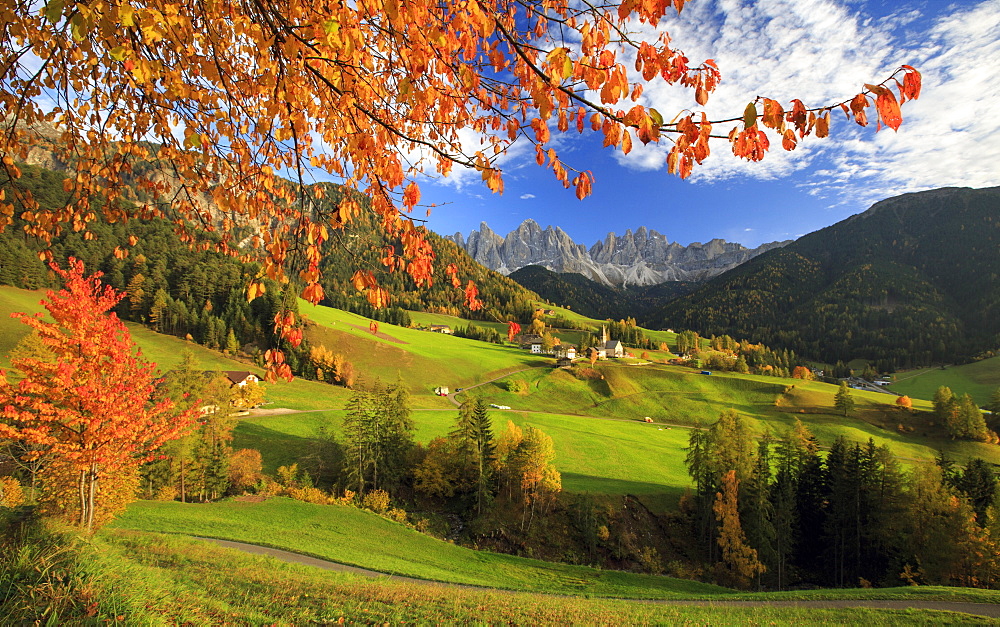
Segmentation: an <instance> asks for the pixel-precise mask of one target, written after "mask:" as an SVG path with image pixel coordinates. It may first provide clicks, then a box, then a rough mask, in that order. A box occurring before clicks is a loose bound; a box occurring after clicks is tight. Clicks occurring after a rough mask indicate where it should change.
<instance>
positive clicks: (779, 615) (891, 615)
mask: <svg viewBox="0 0 1000 627" xmlns="http://www.w3.org/2000/svg"><path fill="white" fill-rule="evenodd" d="M276 537H277V536H276ZM0 561H2V562H3V565H4V566H5V567H9V568H4V569H3V570H0V584H2V586H3V589H4V590H6V591H7V592H8V593H9V594H8V595H7V596H6V597H5V598H6V604H5V605H4V607H3V609H4V611H5V615H6V616H7V618H8V620H10V621H11V622H14V623H16V624H33V623H36V622H37V623H38V624H60V623H61V624H112V625H118V624H121V625H229V624H253V625H260V624H268V625H303V624H331V623H341V622H357V623H393V624H395V623H414V624H455V623H463V624H466V623H468V624H501V623H502V624H514V625H552V624H574V625H577V624H586V625H592V624H602V625H610V624H630V625H631V624H635V625H645V624H671V625H673V624H685V625H687V624H692V625H694V624H698V625H722V624H725V625H737V624H751V625H760V624H768V625H793V624H794V625H804V624H809V625H817V624H820V625H822V624H829V625H866V626H881V625H913V624H950V625H965V624H970V625H972V624H990V620H989V619H984V618H981V617H974V616H970V615H967V614H956V613H953V612H940V611H926V610H883V609H866V608H851V607H847V608H839V609H823V608H816V607H809V606H805V607H787V606H777V607H771V606H766V605H765V606H759V605H758V606H754V605H751V606H748V605H744V604H733V605H730V604H726V603H724V602H720V601H725V600H728V599H743V598H750V597H747V596H746V595H733V594H725V593H724V594H711V593H705V592H701V593H699V592H692V593H690V594H689V595H684V594H679V595H678V596H680V597H682V598H683V597H685V596H687V597H688V598H699V599H708V600H710V601H709V602H707V603H706V602H694V603H692V602H686V603H685V602H681V603H679V604H676V603H672V602H670V601H667V602H665V603H664V602H660V603H649V602H647V601H629V600H617V599H595V598H583V597H581V596H579V595H572V596H552V595H544V594H537V593H527V592H508V591H494V590H480V589H469V588H460V587H454V586H446V585H439V584H423V583H413V582H405V581H392V580H388V579H386V578H377V579H373V578H368V577H364V576H360V575H355V574H347V573H338V572H330V571H325V570H321V569H318V568H315V567H310V566H301V565H296V564H289V563H286V562H284V561H280V560H278V559H276V558H272V557H264V556H256V555H249V554H246V553H243V552H241V551H237V550H233V549H227V548H222V547H219V546H216V545H214V544H212V543H210V542H207V541H202V540H196V539H191V538H188V537H184V536H180V535H171V534H158V533H148V532H138V531H128V530H121V529H104V530H102V531H101V532H99V533H98V534H97V535H96V536H94V537H93V538H90V539H86V540H84V539H79V538H73V537H72V536H70V535H68V534H65V533H63V534H57V535H56V537H49V538H37V537H36V538H32V539H31V542H30V543H28V544H22V545H21V546H19V547H14V550H11V551H7V552H5V553H4V554H3V555H0ZM695 585H698V584H695ZM760 596H762V597H763V598H765V599H772V598H773V599H776V600H784V599H787V598H794V599H802V600H811V599H813V598H821V599H822V598H835V599H862V600H863V599H870V598H887V599H903V600H906V599H914V600H918V601H919V600H924V599H928V600H954V601H970V602H986V603H989V602H996V600H997V598H996V596H997V595H996V593H991V592H990V591H981V590H968V589H948V588H926V587H921V588H897V589H891V590H832V591H806V592H799V593H793V594H783V595H760Z"/></svg>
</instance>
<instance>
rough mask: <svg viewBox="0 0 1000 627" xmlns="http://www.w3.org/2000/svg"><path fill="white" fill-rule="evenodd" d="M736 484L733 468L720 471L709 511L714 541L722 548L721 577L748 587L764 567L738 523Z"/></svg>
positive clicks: (737, 484) (742, 586)
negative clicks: (715, 529)
mask: <svg viewBox="0 0 1000 627" xmlns="http://www.w3.org/2000/svg"><path fill="white" fill-rule="evenodd" d="M739 484H740V481H739V479H738V478H737V477H736V471H735V470H730V471H729V472H727V473H726V474H724V475H723V476H722V491H721V492H718V493H716V495H715V505H714V507H713V510H714V511H715V517H716V520H717V521H718V523H719V538H718V543H719V548H720V549H721V550H722V565H723V568H724V571H723V572H724V573H725V579H727V580H728V581H727V583H729V584H730V585H733V586H734V587H737V588H748V587H749V586H750V582H751V581H752V580H753V578H754V577H756V576H758V575H759V574H761V573H763V572H764V571H765V570H767V569H766V567H765V566H764V564H762V563H761V562H760V560H759V559H758V557H757V551H756V550H755V549H753V548H751V547H750V546H749V545H747V541H746V536H745V534H744V533H743V528H742V526H741V524H740V514H739V500H738V488H739Z"/></svg>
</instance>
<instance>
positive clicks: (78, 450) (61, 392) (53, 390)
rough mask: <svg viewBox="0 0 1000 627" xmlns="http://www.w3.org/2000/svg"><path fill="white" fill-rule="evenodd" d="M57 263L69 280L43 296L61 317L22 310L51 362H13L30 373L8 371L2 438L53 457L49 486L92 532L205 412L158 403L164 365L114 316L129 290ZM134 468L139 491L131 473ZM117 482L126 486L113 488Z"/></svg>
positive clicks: (1, 404) (78, 266)
mask: <svg viewBox="0 0 1000 627" xmlns="http://www.w3.org/2000/svg"><path fill="white" fill-rule="evenodd" d="M52 269H53V270H55V272H57V273H58V274H59V275H60V276H61V277H62V278H63V280H64V281H65V288H64V289H62V290H60V291H59V292H53V291H51V290H50V291H49V292H48V293H47V296H46V300H45V301H43V304H44V305H45V308H46V309H47V310H48V312H49V316H50V317H51V318H52V322H47V321H45V320H43V319H42V318H41V317H40V316H38V317H35V316H28V315H26V314H13V315H14V316H15V317H19V318H20V319H21V321H22V322H24V323H25V324H27V325H28V326H30V327H31V328H32V329H33V330H34V331H35V332H36V333H38V335H39V336H40V338H41V340H42V343H43V344H44V345H45V347H46V348H47V349H48V351H49V352H50V353H51V354H52V359H51V360H41V359H37V358H31V357H26V358H22V359H16V360H14V363H13V365H14V367H15V368H17V369H18V370H19V371H20V373H21V375H22V376H23V378H22V379H21V380H20V381H18V382H17V383H16V384H14V383H11V382H8V381H7V380H6V378H5V377H4V376H3V373H2V372H0V438H6V439H10V440H19V441H24V442H28V443H31V444H34V445H36V446H37V448H36V449H34V450H32V451H30V452H29V455H41V454H45V455H47V456H48V458H49V460H50V464H49V466H47V467H46V469H45V470H43V474H44V475H46V476H45V477H43V481H44V482H47V483H48V486H47V487H48V492H47V493H48V494H51V495H53V496H54V497H55V498H56V499H58V500H60V503H59V505H60V506H61V507H62V509H63V511H66V512H74V513H75V518H76V520H75V522H76V524H77V525H78V526H79V527H81V528H83V529H86V530H87V531H91V530H92V529H93V528H94V527H95V524H99V523H100V522H102V521H103V520H104V519H106V515H105V514H104V512H103V511H102V510H103V509H107V508H108V507H109V506H110V505H112V504H113V505H116V506H121V505H122V504H123V503H124V502H128V500H131V499H132V498H134V490H135V487H136V486H137V483H138V475H137V469H138V467H139V465H140V464H141V463H143V462H144V461H146V460H148V459H149V457H150V456H151V454H152V453H153V451H155V450H156V449H157V448H158V447H159V446H160V445H161V444H163V443H164V442H166V441H168V440H170V439H172V438H176V437H178V436H180V435H182V434H183V433H184V432H185V431H186V430H187V429H188V428H189V427H190V425H191V423H192V421H193V420H194V417H195V416H196V415H197V410H196V409H193V408H192V409H188V410H184V411H180V412H177V411H175V409H174V404H173V403H172V402H171V401H169V400H160V401H158V402H154V401H153V397H154V387H155V386H154V383H155V381H156V377H155V374H154V368H155V364H152V363H149V362H147V361H145V360H144V359H143V358H142V355H141V353H139V351H137V350H136V348H135V345H134V344H133V342H132V339H131V337H130V336H129V333H128V329H126V328H125V325H124V324H122V322H121V321H120V320H119V319H118V317H117V316H115V314H114V313H109V310H110V309H111V308H113V307H114V306H115V305H116V304H117V303H118V302H119V301H120V300H121V299H122V297H123V295H122V294H119V293H116V292H115V291H114V290H113V289H112V288H111V287H108V286H103V285H102V284H101V281H100V278H99V277H100V274H99V273H98V274H95V275H93V276H90V277H85V276H84V268H83V262H80V261H77V260H75V259H72V258H71V259H70V261H69V267H68V269H66V270H63V269H61V268H59V267H58V266H56V265H53V266H52ZM133 475H134V476H135V477H136V480H135V482H134V485H132V486H131V487H132V492H131V493H130V492H127V488H128V485H129V482H128V481H125V479H127V478H128V477H131V476H133ZM123 478H124V479H123ZM54 484H58V485H54ZM114 485H120V487H122V489H123V490H126V491H125V492H122V491H121V490H111V489H106V488H111V487H112V486H114ZM70 494H71V495H73V498H72V499H70V500H69V501H68V502H67V501H66V500H65V499H66V498H67V495H70Z"/></svg>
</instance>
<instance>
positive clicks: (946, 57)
mask: <svg viewBox="0 0 1000 627" xmlns="http://www.w3.org/2000/svg"><path fill="white" fill-rule="evenodd" d="M920 19H921V18H920V15H919V13H917V12H915V11H913V10H907V11H901V12H900V13H899V14H898V15H894V16H889V17H888V18H883V19H880V20H873V19H869V18H866V17H864V16H863V15H861V14H858V13H856V12H854V11H853V10H852V9H851V8H849V7H847V6H845V4H844V3H843V2H837V1H834V0H772V1H766V2H765V1H761V2H752V1H750V0H717V1H716V2H708V1H705V2H697V3H691V4H689V5H686V6H685V9H684V12H683V13H682V15H681V16H680V17H678V18H675V19H671V20H669V21H667V22H665V25H664V27H665V28H666V29H667V30H668V31H669V32H670V35H671V37H672V45H674V46H676V47H678V48H680V49H681V50H683V51H684V52H685V53H686V54H687V56H688V58H689V59H691V62H692V63H694V64H697V63H700V62H701V61H702V60H704V59H707V58H714V59H715V60H716V62H717V63H718V65H719V67H720V69H721V70H722V75H723V81H722V83H721V84H720V86H719V88H718V89H717V90H716V92H715V93H714V94H713V95H712V97H711V99H710V101H709V103H708V105H707V106H706V107H705V109H706V111H707V112H708V114H709V116H711V117H717V118H719V117H732V116H733V115H734V114H735V115H739V113H741V112H742V111H743V108H744V107H745V106H746V104H747V102H749V101H750V100H752V99H753V98H754V97H756V96H757V95H761V96H767V97H771V98H775V99H777V100H779V101H781V102H784V103H787V102H788V101H789V100H790V99H791V98H800V99H802V100H803V102H804V103H805V104H806V105H807V106H815V105H819V104H826V103H833V102H837V101H839V100H842V99H844V98H845V97H850V96H852V95H853V94H855V93H857V92H858V91H859V90H860V89H861V87H862V84H863V83H865V82H871V81H879V80H882V79H883V78H885V77H887V76H888V75H889V74H890V73H891V72H892V71H893V70H894V69H895V68H896V67H898V66H899V65H901V64H909V65H913V66H915V67H917V68H918V69H919V70H920V71H921V72H922V73H923V83H924V91H923V94H922V95H921V98H920V100H918V101H915V102H908V103H906V104H905V105H904V106H903V108H902V111H903V120H904V121H903V125H902V127H900V129H899V132H898V133H894V132H893V131H892V130H891V129H883V130H882V131H880V132H878V133H875V129H874V128H867V129H861V128H859V127H857V125H856V124H854V123H853V122H850V121H847V120H845V118H844V116H843V115H842V114H840V113H839V112H837V113H836V114H835V115H834V123H833V124H832V128H831V136H830V138H828V139H824V140H820V139H816V138H807V139H806V140H805V141H803V142H802V143H800V144H799V146H798V148H796V150H794V151H793V152H791V153H788V152H785V151H784V150H782V149H781V148H780V146H778V145H776V144H777V143H778V142H777V141H776V140H775V138H774V137H773V136H772V141H771V144H772V149H771V151H770V152H769V153H768V155H767V157H766V158H765V160H764V161H763V162H760V163H748V162H746V161H743V160H740V159H737V158H736V157H734V156H733V155H732V153H731V151H730V150H729V146H728V144H727V142H726V141H725V140H717V141H716V143H714V144H713V146H712V148H713V153H712V155H711V156H710V157H709V158H708V159H707V160H706V161H705V163H704V164H703V165H702V166H700V167H698V168H695V172H694V175H693V176H692V181H693V182H695V183H698V182H703V183H704V182H712V181H718V180H724V179H727V178H732V177H740V178H743V177H753V178H757V179H764V180H774V179H784V178H787V177H791V176H793V175H795V174H796V173H800V174H801V173H802V171H803V170H806V169H807V168H814V167H817V166H818V167H820V168H822V169H820V170H818V171H816V172H812V173H811V174H810V177H809V181H808V182H806V183H801V184H802V185H803V186H805V187H807V188H809V191H810V193H813V194H815V195H818V196H821V197H837V198H839V199H840V200H841V201H843V200H849V201H850V202H851V203H852V204H860V202H868V201H870V200H876V199H878V198H883V197H885V196H888V195H893V194H898V193H904V192H907V191H914V190H918V189H926V188H930V187H940V186H947V185H968V186H973V187H977V186H987V185H996V184H997V183H1000V168H998V167H997V165H996V164H997V163H1000V141H997V137H998V136H1000V133H998V131H1000V116H998V115H997V114H996V110H995V109H996V105H997V103H998V102H1000V0H986V1H984V2H982V3H980V4H978V5H975V6H972V7H968V8H964V9H959V8H953V9H952V10H951V11H950V12H948V13H946V14H944V15H943V16H941V17H939V18H937V19H936V21H935V22H933V23H931V24H929V25H928V26H926V27H925V28H926V29H927V30H926V31H925V32H920V31H917V30H915V29H916V28H917V27H918V26H919V25H920V24H921V22H920ZM646 30H647V34H649V33H650V31H649V29H646ZM625 62H626V65H627V66H631V65H632V59H630V58H626V60H625ZM641 102H642V103H643V104H645V105H648V106H654V107H656V108H657V109H658V110H659V111H660V112H661V113H663V114H664V116H665V117H668V118H669V117H672V116H673V115H674V114H675V113H677V112H679V111H682V110H684V109H685V108H691V107H692V104H693V94H692V93H691V91H690V90H687V89H684V88H679V87H671V86H668V85H665V84H662V83H659V84H654V85H651V86H648V87H647V88H646V90H645V91H644V93H643V96H642V98H641ZM694 109H696V110H697V107H694ZM869 118H870V119H872V120H874V118H875V113H874V111H873V110H870V112H869ZM732 126H733V124H728V125H720V126H718V127H717V128H716V131H720V134H726V133H728V131H729V129H730V128H732ZM669 147H670V144H669V142H664V143H663V144H661V145H654V144H651V145H649V146H642V145H641V144H639V143H638V142H636V143H635V145H634V148H633V151H632V152H631V153H630V154H629V155H624V154H622V153H620V152H619V153H618V154H617V155H616V158H617V159H618V161H619V163H620V164H622V165H623V166H625V167H628V168H633V169H637V170H650V169H660V168H664V167H665V157H666V153H667V151H668V150H669ZM804 178H805V177H802V176H799V177H795V180H797V181H798V180H800V179H804Z"/></svg>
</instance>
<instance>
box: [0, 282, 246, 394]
mask: <svg viewBox="0 0 1000 627" xmlns="http://www.w3.org/2000/svg"><path fill="white" fill-rule="evenodd" d="M43 298H45V292H44V290H39V291H30V290H21V289H17V288H15V287H8V286H0V364H2V365H4V366H9V364H10V362H9V360H8V354H9V353H10V350H11V349H12V348H14V346H15V345H17V343H18V342H19V341H20V340H21V338H23V337H24V336H25V335H27V334H28V331H30V329H29V328H28V326H27V325H25V324H23V323H22V322H20V321H19V320H15V319H13V318H11V317H10V314H11V312H23V313H30V314H33V313H38V312H44V311H45V309H44V308H43V307H42V306H41V304H40V301H41V300H42V299H43ZM125 326H126V327H128V330H129V333H130V334H131V335H132V340H133V341H135V343H136V345H138V347H139V349H140V350H142V354H143V356H145V358H146V359H148V360H149V361H152V362H154V363H156V364H157V365H158V366H159V369H160V371H161V372H166V371H167V370H170V369H171V368H173V367H175V366H177V365H178V364H179V363H180V361H181V351H182V350H184V349H189V350H191V351H192V352H194V354H195V357H197V359H198V361H199V362H200V363H201V365H202V367H203V368H205V369H206V370H253V371H254V372H257V373H258V374H260V373H261V370H260V369H259V368H255V367H253V366H252V365H250V364H246V363H244V362H240V361H237V360H234V359H229V358H228V357H225V356H224V355H222V354H221V353H219V352H218V351H213V350H210V349H207V348H205V347H203V346H201V345H199V344H195V343H194V342H187V341H185V340H182V339H180V338H177V337H173V336H171V335H162V334H159V333H156V332H154V331H151V330H149V329H147V328H146V327H144V326H142V325H140V324H135V323H133V322H126V323H125Z"/></svg>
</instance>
